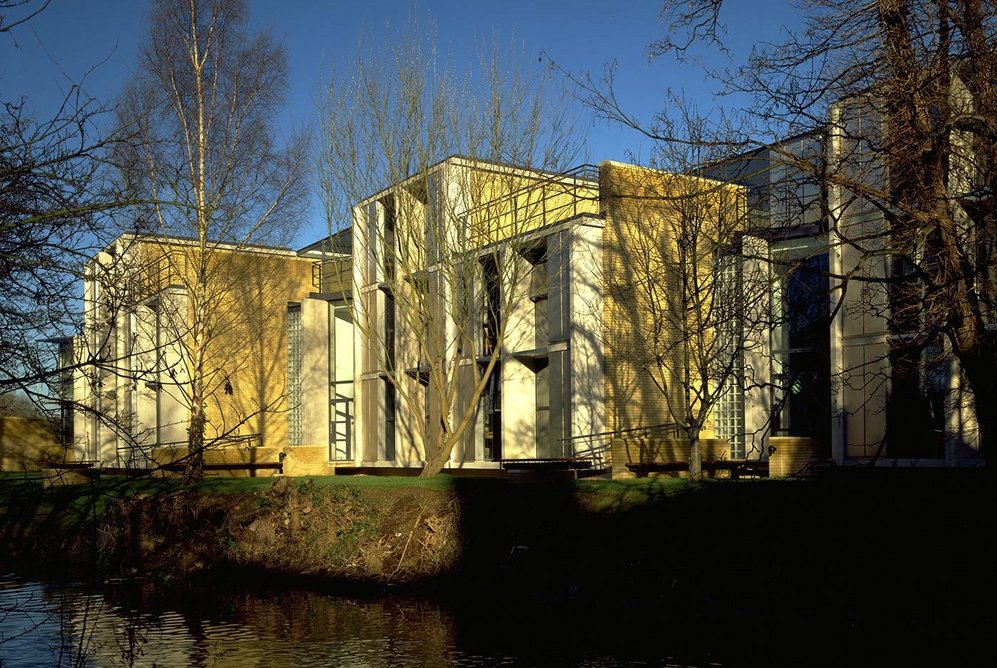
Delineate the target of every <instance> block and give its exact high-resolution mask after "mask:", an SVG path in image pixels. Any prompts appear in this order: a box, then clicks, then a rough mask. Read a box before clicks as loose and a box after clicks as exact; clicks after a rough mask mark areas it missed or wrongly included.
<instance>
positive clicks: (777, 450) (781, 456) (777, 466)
mask: <svg viewBox="0 0 997 668" xmlns="http://www.w3.org/2000/svg"><path fill="white" fill-rule="evenodd" d="M769 445H770V447H772V448H773V450H772V454H770V455H769V476H770V477H772V478H785V477H787V476H792V475H799V474H800V473H801V472H802V471H803V469H805V468H806V466H807V464H809V463H810V461H811V459H813V441H812V440H811V439H810V438H808V437H805V436H769Z"/></svg>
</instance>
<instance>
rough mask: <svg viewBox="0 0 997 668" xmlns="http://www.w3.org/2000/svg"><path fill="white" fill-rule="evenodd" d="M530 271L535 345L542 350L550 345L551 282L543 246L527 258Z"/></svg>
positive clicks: (545, 249)
mask: <svg viewBox="0 0 997 668" xmlns="http://www.w3.org/2000/svg"><path fill="white" fill-rule="evenodd" d="M527 260H529V262H530V264H532V265H533V268H532V269H531V270H530V300H531V301H532V302H533V315H534V328H535V337H536V338H535V342H536V343H535V345H536V347H537V348H542V347H544V346H546V345H548V344H549V343H550V309H549V301H548V296H549V294H550V281H549V277H548V274H547V248H546V246H543V247H542V248H538V249H536V250H535V251H531V252H530V254H529V255H528V256H527Z"/></svg>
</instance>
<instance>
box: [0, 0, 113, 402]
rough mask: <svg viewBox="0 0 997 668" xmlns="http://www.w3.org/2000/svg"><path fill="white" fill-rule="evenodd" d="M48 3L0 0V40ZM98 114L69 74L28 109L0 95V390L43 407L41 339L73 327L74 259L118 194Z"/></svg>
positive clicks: (109, 231) (46, 365) (81, 259)
mask: <svg viewBox="0 0 997 668" xmlns="http://www.w3.org/2000/svg"><path fill="white" fill-rule="evenodd" d="M48 5H49V2H47V1H34V0H32V1H25V0H2V1H0V40H2V41H3V42H4V43H7V42H9V41H12V40H13V39H14V36H15V34H16V31H17V30H18V29H24V24H25V22H27V21H30V20H31V19H32V18H34V17H35V16H37V15H38V13H39V12H41V11H43V10H44V9H46V8H47V7H48ZM19 27H20V28H19ZM105 114H106V110H105V109H104V107H102V106H101V104H100V103H99V102H98V101H96V100H94V99H93V98H91V97H89V96H88V95H87V94H86V93H85V91H84V87H83V82H77V81H70V82H69V85H68V86H67V88H66V90H65V92H64V94H63V96H62V98H61V99H60V100H59V102H58V103H57V104H56V105H55V106H54V107H53V108H52V109H49V110H45V111H40V112H38V113H32V112H30V111H29V101H28V100H27V99H25V98H24V97H15V98H12V99H3V100H0V284H2V285H3V289H2V290H0V395H3V394H6V393H10V392H15V391H16V392H18V393H19V395H20V396H22V397H23V396H25V395H26V396H28V397H30V398H31V399H32V401H34V402H35V403H36V404H39V405H41V406H42V407H43V408H52V406H51V405H50V404H48V402H49V401H50V400H51V399H53V398H54V397H57V396H59V395H60V391H59V390H60V387H59V383H60V375H59V371H58V370H57V369H55V368H54V364H53V346H52V344H51V343H48V342H46V339H48V340H51V339H57V338H58V339H65V338H67V337H71V336H72V335H74V334H75V333H77V331H78V329H79V324H80V323H79V319H80V316H81V314H80V312H79V308H78V305H77V303H76V301H75V297H76V294H77V288H76V282H77V281H78V280H79V278H80V274H81V269H82V266H83V264H84V263H85V262H86V260H87V259H88V258H89V257H90V256H91V255H92V254H93V253H96V252H97V251H98V250H100V249H101V248H102V247H103V246H104V244H106V243H107V241H108V240H109V239H110V238H111V237H113V225H111V224H110V221H109V219H108V217H107V215H106V214H107V213H108V212H109V211H111V210H113V209H114V208H115V207H116V206H117V205H118V203H119V202H120V199H121V198H120V196H119V195H118V194H116V193H115V192H114V191H113V189H112V188H111V187H110V183H109V181H108V180H107V178H106V170H105V166H106V165H105V162H104V158H105V157H106V153H107V151H108V148H109V147H110V146H111V145H112V143H113V141H114V136H113V135H110V136H109V135H107V134H105V133H102V132H101V131H100V129H99V127H98V126H99V125H100V120H101V118H102V117H103V116H104V115H105Z"/></svg>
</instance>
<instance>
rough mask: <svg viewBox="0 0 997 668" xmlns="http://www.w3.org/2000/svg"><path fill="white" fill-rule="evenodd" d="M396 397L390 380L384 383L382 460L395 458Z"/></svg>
mask: <svg viewBox="0 0 997 668" xmlns="http://www.w3.org/2000/svg"><path fill="white" fill-rule="evenodd" d="M397 400H398V395H397V391H396V390H395V386H394V384H392V382H391V381H390V380H385V381H384V459H385V461H389V462H390V461H392V460H394V458H395V414H396V413H397V406H396V405H397V403H398V401H397Z"/></svg>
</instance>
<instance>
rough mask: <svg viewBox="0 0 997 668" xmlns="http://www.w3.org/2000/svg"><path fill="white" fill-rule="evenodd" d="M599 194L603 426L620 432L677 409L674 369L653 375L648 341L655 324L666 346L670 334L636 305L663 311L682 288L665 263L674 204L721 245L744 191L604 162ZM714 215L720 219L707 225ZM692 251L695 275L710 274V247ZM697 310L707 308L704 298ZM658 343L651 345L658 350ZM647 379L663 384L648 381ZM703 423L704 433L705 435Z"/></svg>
mask: <svg viewBox="0 0 997 668" xmlns="http://www.w3.org/2000/svg"><path fill="white" fill-rule="evenodd" d="M600 191H601V204H602V208H601V211H602V214H603V216H604V220H605V228H604V236H603V244H604V246H603V269H604V280H605V295H604V302H603V303H604V309H605V312H604V317H605V338H606V341H607V345H606V351H605V356H606V367H605V368H606V396H607V417H606V420H607V423H606V428H607V429H609V430H623V429H632V428H636V427H645V426H651V425H660V424H666V423H674V422H676V421H677V418H679V417H680V416H681V415H682V413H683V410H684V406H685V399H684V396H685V392H684V390H683V387H682V386H683V383H681V382H679V381H680V380H681V379H680V378H679V377H676V376H675V375H674V374H671V375H668V376H665V377H661V376H660V375H659V374H658V371H657V364H656V362H655V359H654V357H653V356H652V355H653V353H652V351H651V348H653V346H649V345H648V339H649V338H652V337H654V336H655V334H654V332H655V331H656V330H655V328H662V329H661V330H659V331H660V333H659V334H657V336H658V337H659V338H658V341H663V342H666V343H667V342H673V343H674V342H675V341H676V339H675V336H674V334H673V333H672V332H670V331H669V329H668V328H667V326H664V327H663V323H662V321H661V318H656V317H655V316H654V315H653V314H652V312H651V311H650V310H649V309H647V308H644V304H646V303H647V302H648V300H651V301H653V302H655V303H657V304H659V308H666V307H667V305H668V304H669V302H670V301H674V296H675V295H677V294H681V292H682V287H681V283H680V277H679V276H678V275H676V274H675V272H674V270H673V269H671V268H670V266H671V264H672V263H674V262H675V261H676V259H677V256H678V246H677V237H678V235H679V233H680V229H681V225H680V223H679V221H678V216H679V215H680V214H679V213H678V211H677V208H678V206H684V207H687V208H686V209H685V211H686V212H687V213H686V215H689V213H688V212H689V209H688V207H693V213H694V214H695V215H696V216H700V217H701V218H702V220H703V223H704V227H703V228H702V229H701V231H700V234H701V236H703V237H705V238H707V239H714V240H716V241H717V243H729V242H730V239H729V238H727V239H723V238H718V237H723V236H727V237H729V236H730V232H731V226H730V224H729V223H730V218H729V216H731V215H738V216H740V218H742V219H743V216H741V214H740V213H739V212H743V210H744V193H743V190H742V189H740V188H736V187H733V186H727V185H723V184H720V183H717V182H713V181H707V180H704V179H697V178H693V177H685V176H680V175H674V174H666V173H663V172H658V171H654V170H649V169H645V168H640V167H636V166H633V165H622V164H618V163H612V162H605V163H602V164H601V165H600ZM677 202H681V205H679V204H677ZM730 209H733V210H730ZM723 216H727V218H722V217H723ZM717 220H725V221H726V223H725V224H724V225H720V226H718V225H715V224H713V222H714V221H717ZM699 253H700V254H701V257H700V261H698V262H696V263H695V266H696V268H697V270H700V271H701V272H702V273H701V274H700V278H704V279H705V278H706V277H708V275H709V272H711V271H712V268H711V262H710V260H711V255H712V248H709V247H708V246H703V247H701V249H700V251H699ZM638 256H640V257H638ZM634 286H636V287H634ZM642 288H643V290H642ZM638 295H639V296H638ZM661 305H666V306H661ZM699 308H704V309H705V308H709V303H708V301H704V302H703V303H702V304H700V305H699ZM708 339H709V333H707V340H708ZM663 348H664V347H663V346H658V349H659V350H662V349H663ZM693 352H694V353H695V351H693ZM670 354H671V357H670V359H669V362H668V364H667V366H668V367H669V368H670V369H671V370H675V369H681V368H682V367H683V365H682V363H681V362H682V358H681V356H680V355H681V346H677V347H676V349H675V350H674V351H672V352H671V353H670ZM693 370H695V369H693ZM655 377H658V380H659V382H660V384H661V385H662V386H663V387H659V385H658V384H656V383H655V382H654V379H655ZM693 377H695V376H693ZM665 393H667V395H666V394H665ZM669 399H670V402H671V406H672V409H671V410H670V409H669ZM709 427H710V425H709V424H708V425H707V429H705V430H704V432H703V435H704V436H709V435H711V433H712V430H711V429H710V428H709Z"/></svg>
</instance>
